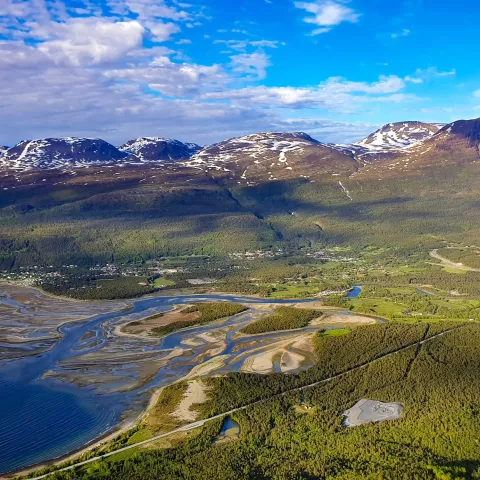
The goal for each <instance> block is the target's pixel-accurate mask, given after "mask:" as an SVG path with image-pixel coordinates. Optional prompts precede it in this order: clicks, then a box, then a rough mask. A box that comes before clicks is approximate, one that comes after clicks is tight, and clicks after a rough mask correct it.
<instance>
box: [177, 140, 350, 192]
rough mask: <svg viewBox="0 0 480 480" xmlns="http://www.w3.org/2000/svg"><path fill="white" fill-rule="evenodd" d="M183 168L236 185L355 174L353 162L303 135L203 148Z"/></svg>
mask: <svg viewBox="0 0 480 480" xmlns="http://www.w3.org/2000/svg"><path fill="white" fill-rule="evenodd" d="M184 165H186V166H191V167H196V168H201V169H203V170H205V171H208V172H209V173H210V174H212V175H213V176H215V177H218V176H222V177H223V178H225V179H229V180H235V181H236V182H237V183H247V184H249V183H257V182H259V181H267V180H279V179H284V178H292V177H305V178H310V177H312V176H315V175H340V174H345V173H347V172H348V173H350V172H353V171H355V169H356V162H355V161H354V159H353V158H352V157H351V156H349V155H346V154H344V153H342V152H339V151H337V150H336V149H334V148H331V147H330V146H328V145H325V144H323V143H321V142H319V141H318V140H315V139H314V138H312V137H310V135H307V134H306V133H301V132H300V133H299V132H296V133H275V132H266V133H256V134H252V135H246V136H243V137H237V138H231V139H230V140H226V141H224V142H220V143H216V144H214V145H211V146H209V147H206V148H204V149H203V150H201V151H200V152H199V153H197V154H195V155H194V156H193V157H192V158H191V159H190V160H189V161H187V162H184Z"/></svg>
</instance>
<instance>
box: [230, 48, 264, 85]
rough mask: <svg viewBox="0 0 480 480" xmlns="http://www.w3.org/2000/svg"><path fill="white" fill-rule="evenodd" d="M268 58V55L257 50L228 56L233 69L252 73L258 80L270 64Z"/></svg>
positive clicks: (248, 73)
mask: <svg viewBox="0 0 480 480" xmlns="http://www.w3.org/2000/svg"><path fill="white" fill-rule="evenodd" d="M269 58H270V57H268V55H265V54H264V53H258V52H256V53H248V54H247V53H242V54H239V55H232V56H231V57H230V59H231V60H232V69H233V71H235V72H239V73H242V74H247V75H253V77H255V78H256V79H258V80H261V79H263V78H265V77H266V75H267V68H268V67H269V66H271V63H270V60H269Z"/></svg>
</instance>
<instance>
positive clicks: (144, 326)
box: [115, 305, 200, 338]
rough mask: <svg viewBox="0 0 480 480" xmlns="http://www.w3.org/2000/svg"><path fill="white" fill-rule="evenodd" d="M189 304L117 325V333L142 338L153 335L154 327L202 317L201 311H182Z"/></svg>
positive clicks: (191, 320)
mask: <svg viewBox="0 0 480 480" xmlns="http://www.w3.org/2000/svg"><path fill="white" fill-rule="evenodd" d="M189 306H190V305H178V306H176V307H175V308H174V309H173V310H169V311H167V312H165V313H160V314H155V313H152V314H151V315H148V316H147V317H145V318H143V319H140V320H136V321H133V322H129V323H127V324H124V325H121V326H120V327H117V329H116V332H115V333H117V334H119V335H122V334H124V335H132V336H136V337H140V338H145V337H147V338H148V337H151V332H152V330H153V329H154V328H157V327H163V326H165V325H170V324H171V323H175V322H194V321H195V320H198V318H199V317H200V313H199V312H192V313H182V311H183V310H184V309H186V308H188V307H189ZM156 315H158V316H156ZM151 317H154V318H151Z"/></svg>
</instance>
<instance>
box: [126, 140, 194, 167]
mask: <svg viewBox="0 0 480 480" xmlns="http://www.w3.org/2000/svg"><path fill="white" fill-rule="evenodd" d="M201 149H202V147H200V146H199V145H197V144H195V143H183V142H180V141H179V140H175V139H173V138H163V137H140V138H136V139H134V140H130V141H128V142H126V143H125V144H123V145H122V146H121V147H120V150H121V151H123V152H126V153H128V154H130V155H134V156H135V157H136V158H137V159H138V160H139V161H140V162H142V163H143V162H155V161H177V160H188V159H189V158H191V157H192V155H194V154H195V153H197V152H199V151H200V150H201Z"/></svg>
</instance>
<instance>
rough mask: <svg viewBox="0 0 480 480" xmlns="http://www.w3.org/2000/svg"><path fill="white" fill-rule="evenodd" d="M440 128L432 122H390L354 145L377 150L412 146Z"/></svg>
mask: <svg viewBox="0 0 480 480" xmlns="http://www.w3.org/2000/svg"><path fill="white" fill-rule="evenodd" d="M439 130H440V127H439V126H438V125H434V124H430V123H422V122H398V123H388V124H387V125H384V126H383V127H382V128H380V129H379V130H377V131H376V132H374V133H372V134H371V135H369V136H368V137H367V138H364V139H363V140H362V141H360V142H357V143H355V144H354V145H358V146H359V147H363V148H366V149H367V150H371V151H377V152H379V151H385V150H396V149H403V148H410V147H412V146H414V145H417V144H418V143H421V142H423V141H425V140H427V139H428V138H430V137H432V136H433V135H435V134H436V133H437V132H438V131H439Z"/></svg>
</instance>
